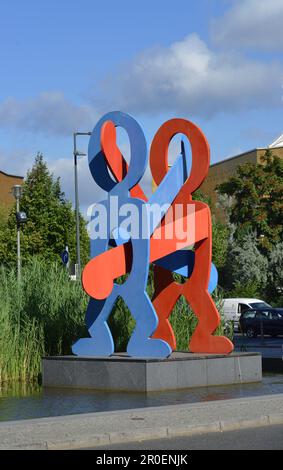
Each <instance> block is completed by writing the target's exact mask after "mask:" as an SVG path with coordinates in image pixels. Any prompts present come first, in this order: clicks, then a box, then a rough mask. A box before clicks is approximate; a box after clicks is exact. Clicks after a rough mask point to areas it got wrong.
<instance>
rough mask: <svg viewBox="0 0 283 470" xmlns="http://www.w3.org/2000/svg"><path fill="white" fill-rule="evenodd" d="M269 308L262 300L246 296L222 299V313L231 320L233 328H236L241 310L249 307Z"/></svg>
mask: <svg viewBox="0 0 283 470" xmlns="http://www.w3.org/2000/svg"><path fill="white" fill-rule="evenodd" d="M258 308H259V309H260V308H271V305H269V304H267V303H266V302H264V301H263V300H259V299H248V298H235V299H224V300H223V310H222V311H223V315H224V318H225V319H226V320H227V321H231V320H232V321H233V322H234V326H235V329H236V330H237V329H238V326H239V319H240V316H241V314H242V313H243V312H245V311H246V310H250V309H258Z"/></svg>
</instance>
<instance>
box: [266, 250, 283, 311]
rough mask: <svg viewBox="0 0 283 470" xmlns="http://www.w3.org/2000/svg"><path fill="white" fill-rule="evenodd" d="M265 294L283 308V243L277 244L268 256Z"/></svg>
mask: <svg viewBox="0 0 283 470" xmlns="http://www.w3.org/2000/svg"><path fill="white" fill-rule="evenodd" d="M266 292H267V296H268V298H269V299H272V300H273V301H275V303H278V305H279V306H280V307H281V306H283V242H281V243H278V245H276V246H275V247H274V248H273V250H272V251H271V253H270V254H269V267H268V283H267V287H266Z"/></svg>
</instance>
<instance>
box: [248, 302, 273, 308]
mask: <svg viewBox="0 0 283 470" xmlns="http://www.w3.org/2000/svg"><path fill="white" fill-rule="evenodd" d="M250 305H251V307H252V308H271V305H269V304H267V303H266V302H253V303H251V304H250Z"/></svg>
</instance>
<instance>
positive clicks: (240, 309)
mask: <svg viewBox="0 0 283 470" xmlns="http://www.w3.org/2000/svg"><path fill="white" fill-rule="evenodd" d="M249 309H250V307H249V306H248V305H247V304H239V305H238V313H243V312H245V311H246V310H249Z"/></svg>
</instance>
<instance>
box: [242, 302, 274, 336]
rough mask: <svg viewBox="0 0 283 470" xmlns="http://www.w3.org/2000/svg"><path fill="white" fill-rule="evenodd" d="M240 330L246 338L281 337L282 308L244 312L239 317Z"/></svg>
mask: <svg viewBox="0 0 283 470" xmlns="http://www.w3.org/2000/svg"><path fill="white" fill-rule="evenodd" d="M240 328H241V331H242V332H243V333H246V335H247V336H248V338H256V337H257V335H261V334H263V335H270V336H273V337H274V338H275V337H276V336H278V335H283V308H264V309H251V310H246V311H245V312H243V313H242V314H241V317H240Z"/></svg>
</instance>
